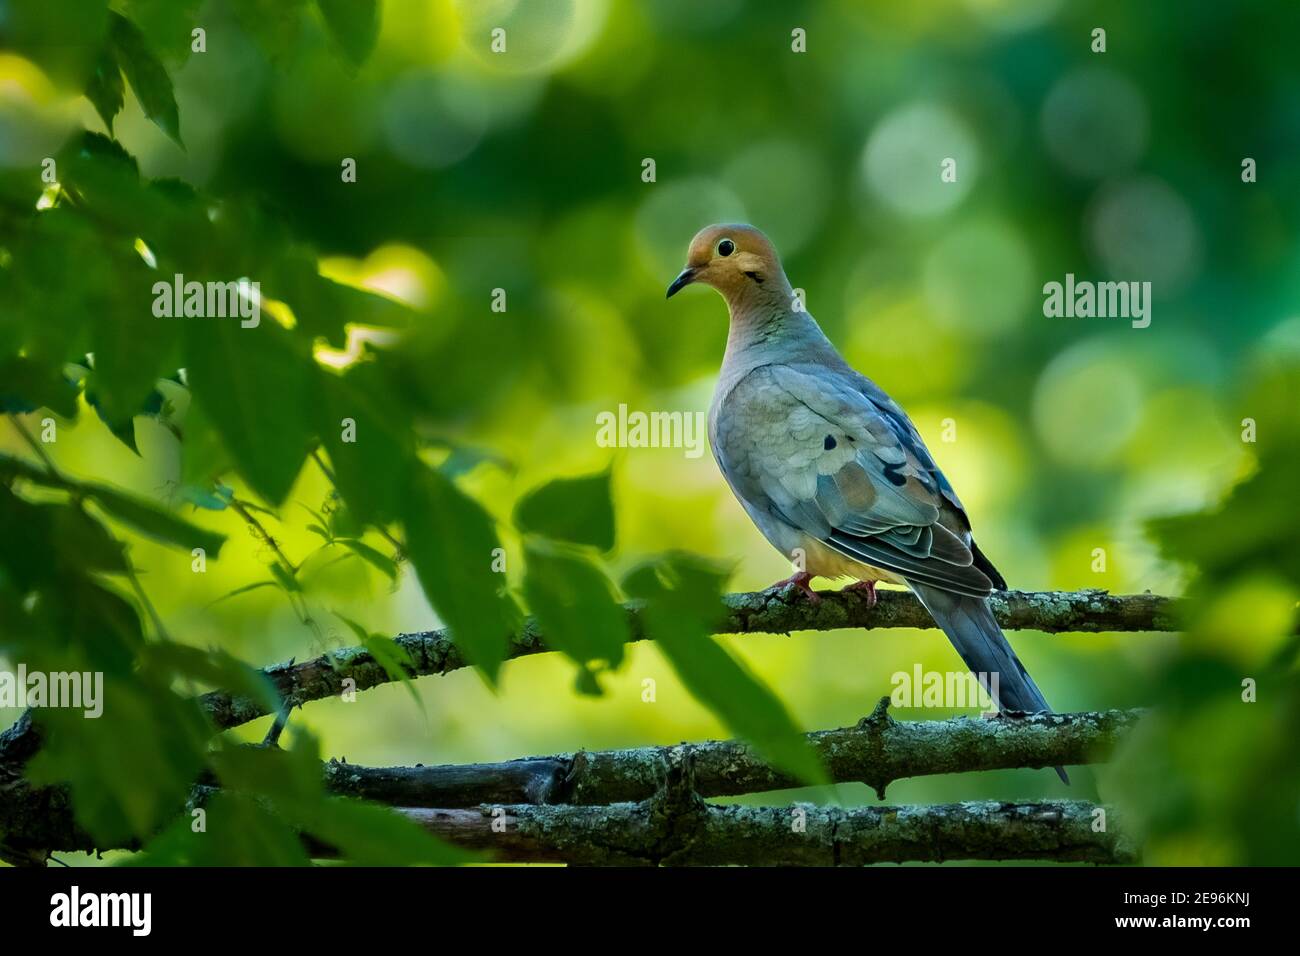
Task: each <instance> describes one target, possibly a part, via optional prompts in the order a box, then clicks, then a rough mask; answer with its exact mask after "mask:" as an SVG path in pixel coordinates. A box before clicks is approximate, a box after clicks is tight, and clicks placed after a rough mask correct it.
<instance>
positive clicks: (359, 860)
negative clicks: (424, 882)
mask: <svg viewBox="0 0 1300 956" xmlns="http://www.w3.org/2000/svg"><path fill="white" fill-rule="evenodd" d="M306 823H307V829H308V830H309V831H310V832H311V834H312V836H314V837H315V838H316V839H318V840H320V841H321V842H323V843H326V844H329V845H330V846H333V847H335V848H337V849H338V851H339V853H340V854H341V855H342V857H343V858H344V859H345V860H347V862H348V863H351V864H355V865H358V866H415V865H419V864H424V865H428V866H459V865H461V864H465V863H474V862H478V861H479V860H481V857H479V856H478V855H476V854H473V853H468V852H466V851H465V850H461V849H459V848H458V847H453V846H450V845H449V844H446V843H443V842H442V841H441V840H438V839H436V838H434V837H433V836H432V835H430V834H429V833H428V832H426V831H425V830H423V829H422V828H421V827H420V826H419V825H418V824H416V823H415V822H414V821H412V820H409V819H407V818H406V817H404V816H402V815H401V814H399V813H397V812H396V811H394V810H391V809H389V808H388V807H381V806H378V805H376V804H372V803H363V802H360V801H357V800H349V799H345V798H343V797H330V798H327V799H325V800H324V801H322V803H321V805H320V806H319V807H317V808H316V811H315V813H314V814H313V815H312V817H311V818H310V819H309V820H308V821H306Z"/></svg>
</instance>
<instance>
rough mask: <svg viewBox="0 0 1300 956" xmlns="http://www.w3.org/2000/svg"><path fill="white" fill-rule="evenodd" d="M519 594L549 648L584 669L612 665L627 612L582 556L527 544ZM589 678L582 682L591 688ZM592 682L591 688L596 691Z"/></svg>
mask: <svg viewBox="0 0 1300 956" xmlns="http://www.w3.org/2000/svg"><path fill="white" fill-rule="evenodd" d="M524 554H525V560H526V562H527V564H526V566H525V571H524V596H525V598H526V599H527V601H528V606H529V608H530V609H531V610H532V612H533V614H535V615H536V616H537V620H538V622H539V623H540V624H541V629H542V635H543V637H544V639H545V641H546V645H547V646H548V647H553V648H555V649H556V650H557V651H561V652H562V653H564V654H567V655H568V656H569V657H570V658H572V659H573V660H574V661H575V662H577V663H578V664H579V665H581V666H582V667H583V669H584V670H589V669H590V665H591V664H592V662H594V661H603V662H605V663H606V664H607V665H608V666H609V667H611V668H613V667H617V666H618V665H619V664H621V663H622V661H623V650H624V643H625V642H626V641H627V639H628V624H627V612H626V611H624V610H623V608H622V607H620V606H619V604H618V602H617V601H616V600H615V599H614V594H613V588H612V586H611V584H610V582H609V579H608V578H606V577H605V574H604V572H603V571H601V570H600V568H598V567H597V566H596V565H595V564H593V563H592V562H591V561H589V560H588V559H587V558H586V557H584V556H582V555H578V554H566V553H563V552H561V551H559V550H557V549H555V548H548V547H544V546H539V545H535V544H531V543H530V544H527V545H526V546H525V549H524ZM593 683H594V681H592V682H587V683H585V684H583V685H581V686H583V687H585V688H587V689H591V687H592V684H593ZM599 692H600V691H599V686H598V685H597V686H596V693H599Z"/></svg>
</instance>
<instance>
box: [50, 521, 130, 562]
mask: <svg viewBox="0 0 1300 956" xmlns="http://www.w3.org/2000/svg"><path fill="white" fill-rule="evenodd" d="M51 507H53V508H54V511H52V512H51V514H52V516H53V517H54V523H53V524H54V528H53V531H54V535H55V540H56V541H57V542H58V546H59V549H60V550H61V551H62V552H63V554H64V560H66V561H67V563H68V566H69V567H76V566H78V565H79V566H81V567H83V568H85V569H86V570H88V571H103V572H106V573H109V574H125V573H126V572H127V570H128V567H127V563H126V556H125V553H124V552H123V549H122V543H121V542H120V541H118V540H117V539H115V538H114V537H113V536H112V535H110V534H109V533H108V531H107V530H106V529H105V528H104V526H103V525H102V524H100V523H99V522H98V521H96V520H95V519H94V518H92V517H90V515H88V514H86V513H85V512H84V511H82V510H81V509H80V508H78V507H76V506H74V505H61V506H51Z"/></svg>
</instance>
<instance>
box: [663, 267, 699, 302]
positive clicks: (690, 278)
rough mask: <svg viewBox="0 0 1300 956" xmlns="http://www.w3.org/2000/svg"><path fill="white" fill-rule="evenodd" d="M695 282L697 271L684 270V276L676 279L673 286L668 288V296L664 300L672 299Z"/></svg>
mask: <svg viewBox="0 0 1300 956" xmlns="http://www.w3.org/2000/svg"><path fill="white" fill-rule="evenodd" d="M694 281H695V270H694V269H691V268H689V267H688V268H686V269H683V270H682V274H681V275H679V276H678V277H677V278H676V279H674V280H673V284H672V285H670V286H669V287H668V294H667V295H666V296H664V298H666V299H671V298H672V297H673V296H675V295H676V294H677V293H678V292H680V291H681V290H682V289H684V288H686V287H687V286H688V285H690V284H691V283H692V282H694Z"/></svg>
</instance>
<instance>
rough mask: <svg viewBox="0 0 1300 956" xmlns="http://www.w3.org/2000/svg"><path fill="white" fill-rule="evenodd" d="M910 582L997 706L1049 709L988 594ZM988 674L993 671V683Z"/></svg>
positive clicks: (1061, 773) (1062, 774) (1062, 775)
mask: <svg viewBox="0 0 1300 956" xmlns="http://www.w3.org/2000/svg"><path fill="white" fill-rule="evenodd" d="M908 585H909V586H910V587H911V589H912V591H913V592H915V594H916V596H917V597H918V598H919V599H920V601H921V603H922V604H924V605H925V609H926V610H927V611H929V612H930V616H931V617H933V618H934V622H935V623H936V624H938V625H939V627H941V628H943V632H944V633H945V634H947V635H948V640H950V641H952V646H953V647H955V648H957V653H958V654H960V655H961V659H962V660H963V661H965V662H966V666H967V667H968V668H970V670H971V671H972V672H973V673H974V674H975V675H976V677H977V678H978V679H979V682H980V684H981V685H982V686H983V687H984V689H985V690H986V691H988V694H989V696H990V697H991V698H993V700H995V701H996V702H997V705H998V709H999V710H1023V711H1025V712H1027V713H1031V714H1032V713H1035V712H1038V711H1050V710H1051V709H1052V708H1050V707H1048V706H1047V700H1046V699H1045V698H1044V697H1043V692H1042V691H1040V690H1039V689H1038V685H1037V684H1035V683H1034V679H1033V678H1032V677H1030V676H1029V671H1027V670H1025V665H1024V664H1021V663H1020V658H1018V657H1016V652H1015V651H1013V650H1012V649H1011V645H1010V644H1008V643H1007V639H1006V637H1005V636H1004V635H1003V633H1002V628H1000V627H998V622H997V621H996V620H994V619H993V611H992V610H991V609H990V608H989V602H988V600H987V599H985V598H978V597H969V596H965V595H960V594H953V593H951V592H950V591H940V590H939V589H938V588H933V587H929V586H928V585H924V584H912V583H911V582H910V581H909V582H908ZM992 675H996V682H995V681H994V680H993V679H992ZM990 685H993V686H990ZM1056 773H1057V776H1059V777H1060V778H1061V780H1062V781H1064V782H1065V783H1069V782H1070V778H1069V777H1068V776H1067V775H1066V773H1065V769H1064V768H1063V767H1057V768H1056Z"/></svg>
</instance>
